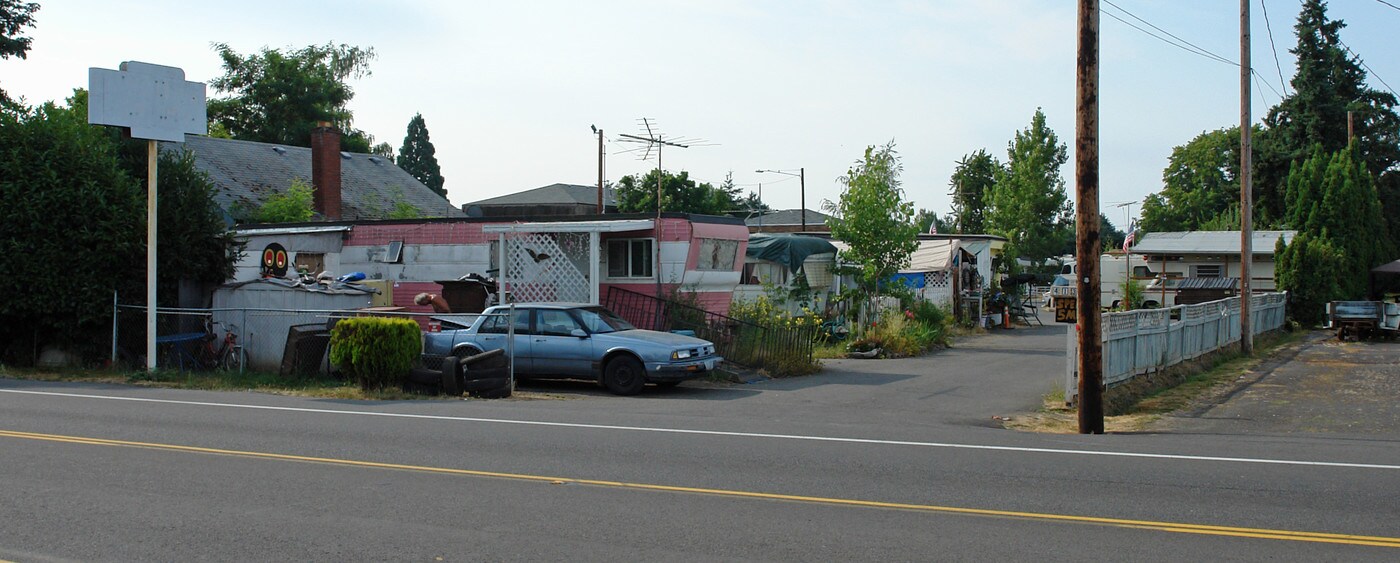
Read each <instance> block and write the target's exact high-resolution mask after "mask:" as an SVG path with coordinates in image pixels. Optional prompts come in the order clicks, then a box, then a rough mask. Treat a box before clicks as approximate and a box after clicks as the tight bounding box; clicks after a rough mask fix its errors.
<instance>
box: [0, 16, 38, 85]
mask: <svg viewBox="0 0 1400 563" xmlns="http://www.w3.org/2000/svg"><path fill="white" fill-rule="evenodd" d="M37 11H39V4H38V3H35V2H19V1H18V0H0V60H3V59H8V58H10V57H19V58H21V59H24V58H28V53H29V46H30V45H31V44H32V43H33V42H34V39H33V38H30V37H25V36H23V35H20V32H21V31H23V30H24V28H26V27H34V12H37ZM9 103H10V98H9V96H8V95H6V94H5V89H4V88H0V108H3V107H4V106H6V105H8V104H9Z"/></svg>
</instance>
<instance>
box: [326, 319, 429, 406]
mask: <svg viewBox="0 0 1400 563" xmlns="http://www.w3.org/2000/svg"><path fill="white" fill-rule="evenodd" d="M422 350H423V337H422V332H421V331H420V330H419V327H418V323H416V322H413V321H412V320H409V319H386V318H380V317H363V318H355V319H344V320H342V321H340V322H338V323H336V325H335V329H334V330H332V331H331V363H334V364H335V365H337V366H339V367H340V369H341V370H342V371H344V372H345V373H346V374H347V375H349V376H350V377H351V378H354V379H355V380H357V381H359V383H360V388H361V389H364V390H367V391H372V390H377V389H383V388H386V387H392V386H397V385H402V384H403V382H404V379H405V378H406V377H407V376H408V370H409V368H411V367H413V362H414V361H415V360H417V359H418V355H419V354H420V353H421V352H422Z"/></svg>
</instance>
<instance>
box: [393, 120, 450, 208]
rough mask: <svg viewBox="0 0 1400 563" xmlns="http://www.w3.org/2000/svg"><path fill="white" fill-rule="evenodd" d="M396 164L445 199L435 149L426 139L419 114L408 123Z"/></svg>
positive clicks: (426, 126)
mask: <svg viewBox="0 0 1400 563" xmlns="http://www.w3.org/2000/svg"><path fill="white" fill-rule="evenodd" d="M397 164H398V165H399V168H402V169H404V171H405V172H408V173H409V174H411V175H413V177H414V178H417V179H418V181H419V182H423V185H425V186H428V187H429V188H432V190H433V191H434V192H436V193H437V194H438V195H440V196H442V197H444V198H446V197H447V188H444V187H442V184H443V182H444V180H443V177H442V169H441V168H440V167H438V161H437V149H435V148H433V142H432V141H431V140H429V139H428V125H427V123H426V122H424V121H423V114H421V113H419V114H414V116H413V119H411V120H409V122H408V135H407V136H405V137H404V138H403V147H402V148H400V149H399V158H398V161H397Z"/></svg>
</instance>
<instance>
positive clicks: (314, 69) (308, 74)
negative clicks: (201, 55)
mask: <svg viewBox="0 0 1400 563" xmlns="http://www.w3.org/2000/svg"><path fill="white" fill-rule="evenodd" d="M214 51H215V52H217V53H218V54H219V58H220V59H222V61H223V67H224V74H223V75H222V76H220V77H218V78H215V79H214V80H212V81H210V85H212V86H213V87H214V88H215V89H217V90H219V91H220V92H223V93H227V94H229V95H228V96H227V97H223V98H215V99H212V100H209V118H210V120H212V121H215V122H217V123H219V124H220V125H222V126H223V127H224V128H225V129H226V130H227V131H228V132H229V134H231V135H233V138H235V139H242V140H247V141H258V142H263V143H277V144H283V145H290V146H297V147H305V146H310V144H311V130H312V128H314V127H315V126H316V123H317V122H320V121H327V122H330V123H332V124H334V125H335V126H336V127H337V128H339V129H340V130H341V131H343V132H344V135H342V136H341V141H340V146H341V149H342V150H346V151H350V152H359V153H367V152H369V150H370V146H371V145H372V144H373V138H372V137H370V136H369V135H367V134H365V133H364V132H363V131H359V130H357V129H354V128H353V127H352V124H353V121H354V114H353V113H352V112H351V111H350V109H349V107H348V104H349V102H350V100H351V99H352V98H353V97H354V96H355V93H354V91H353V90H352V89H351V88H350V85H349V84H347V83H346V81H347V80H349V79H352V78H353V79H358V78H362V77H365V76H369V74H370V70H369V62H370V61H371V60H374V56H375V55H374V49H373V48H368V49H361V48H359V47H354V46H350V45H344V44H341V45H336V44H333V43H327V44H325V45H311V46H308V47H303V48H301V49H297V50H289V51H287V52H283V51H282V50H280V49H268V48H263V49H262V50H261V51H260V52H259V53H257V54H253V55H241V54H239V53H238V52H236V51H234V50H233V49H232V48H231V47H229V46H228V44H226V43H215V44H214Z"/></svg>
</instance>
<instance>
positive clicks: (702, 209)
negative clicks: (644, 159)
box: [613, 170, 741, 215]
mask: <svg viewBox="0 0 1400 563" xmlns="http://www.w3.org/2000/svg"><path fill="white" fill-rule="evenodd" d="M656 177H657V171H656V170H652V171H650V172H647V175H646V176H643V177H640V178H639V177H637V176H634V175H631V174H629V175H627V176H623V177H622V178H621V179H619V180H618V181H617V185H616V186H615V187H614V188H615V189H614V192H613V194H614V197H615V198H616V200H617V210H618V211H621V212H623V213H655V212H656ZM740 205H741V204H740V203H739V202H738V201H736V199H735V194H734V193H730V192H727V191H725V190H723V189H719V188H716V187H714V186H712V185H710V184H709V183H708V182H706V183H696V182H695V180H694V179H692V178H691V177H690V173H689V172H686V171H684V170H682V171H681V173H680V174H672V173H670V172H666V171H662V172H661V210H662V211H673V212H680V213H698V214H702V215H722V214H724V213H725V212H727V211H733V210H735V209H739V208H740Z"/></svg>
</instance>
